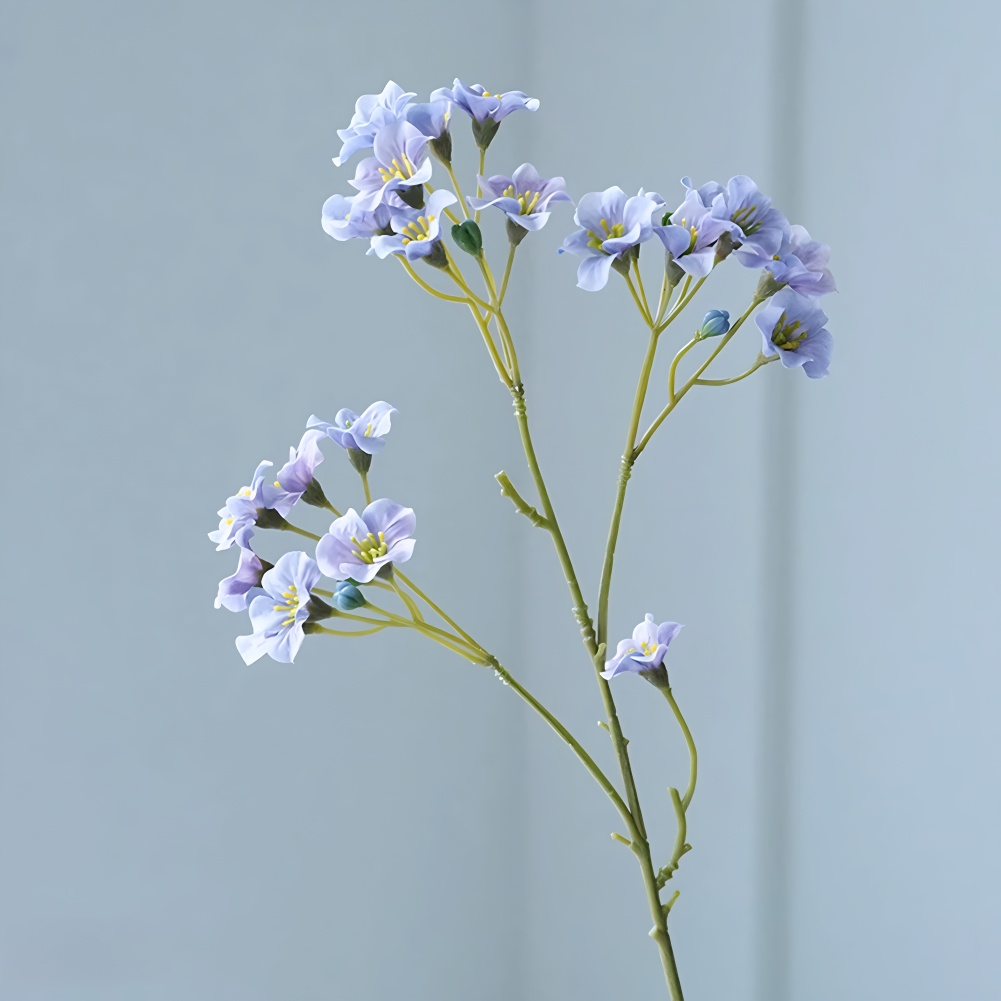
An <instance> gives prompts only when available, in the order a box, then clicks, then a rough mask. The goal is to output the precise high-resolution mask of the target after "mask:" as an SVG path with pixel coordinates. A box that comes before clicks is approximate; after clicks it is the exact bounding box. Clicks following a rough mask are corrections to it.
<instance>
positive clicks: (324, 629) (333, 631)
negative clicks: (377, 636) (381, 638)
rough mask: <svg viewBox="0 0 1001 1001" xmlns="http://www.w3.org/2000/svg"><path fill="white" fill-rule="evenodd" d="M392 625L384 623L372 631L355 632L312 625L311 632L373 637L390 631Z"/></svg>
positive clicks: (361, 630)
mask: <svg viewBox="0 0 1001 1001" xmlns="http://www.w3.org/2000/svg"><path fill="white" fill-rule="evenodd" d="M389 626H390V623H388V622H384V623H383V624H382V625H380V626H374V627H373V628H372V629H356V630H353V631H350V632H349V631H348V630H345V629H328V628H327V627H326V626H321V625H320V624H319V623H316V622H314V623H312V624H311V625H310V627H309V631H310V632H312V633H325V634H326V635H327V636H371V635H372V633H379V632H382V630H383V629H388V628H389Z"/></svg>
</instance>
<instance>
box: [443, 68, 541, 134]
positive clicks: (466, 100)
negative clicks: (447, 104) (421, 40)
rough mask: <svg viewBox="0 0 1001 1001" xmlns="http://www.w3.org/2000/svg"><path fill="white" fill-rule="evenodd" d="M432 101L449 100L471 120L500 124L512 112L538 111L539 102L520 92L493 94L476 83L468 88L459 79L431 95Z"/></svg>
mask: <svg viewBox="0 0 1001 1001" xmlns="http://www.w3.org/2000/svg"><path fill="white" fill-rule="evenodd" d="M431 100H432V101H440V100H448V101H452V102H453V103H454V104H457V105H458V106H459V107H460V108H462V110H463V111H465V112H466V114H467V115H469V116H470V118H472V119H474V120H475V121H477V122H481V123H482V122H485V121H486V120H487V119H488V118H489V119H491V120H492V121H495V122H500V121H502V120H503V119H505V118H507V116H508V115H510V114H511V112H512V111H518V110H520V109H521V108H527V109H528V110H529V111H538V110H539V102H538V100H537V99H536V98H534V97H529V96H528V95H527V94H525V93H523V92H522V91H520V90H509V91H507V93H504V94H491V93H490V92H489V91H487V90H485V89H484V88H483V87H482V85H480V84H478V83H474V84H473V85H472V86H471V87H467V86H466V84H464V83H463V82H462V81H461V80H460V79H459V78H458V77H456V79H455V83H454V84H453V85H452V86H451V87H440V88H439V89H438V90H436V91H435V92H434V93H433V94H432V95H431Z"/></svg>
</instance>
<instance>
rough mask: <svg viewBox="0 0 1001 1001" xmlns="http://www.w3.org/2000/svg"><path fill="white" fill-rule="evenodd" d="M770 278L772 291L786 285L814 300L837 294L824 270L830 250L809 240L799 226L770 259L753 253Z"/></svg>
mask: <svg viewBox="0 0 1001 1001" xmlns="http://www.w3.org/2000/svg"><path fill="white" fill-rule="evenodd" d="M754 256H755V258H756V259H757V260H758V261H759V262H760V263H759V264H758V265H757V266H758V267H763V268H764V269H765V271H767V272H768V273H769V274H770V275H771V277H772V282H773V284H772V286H771V287H772V289H776V287H781V286H783V285H788V286H789V288H791V289H792V290H793V291H795V292H799V293H800V295H805V296H810V297H812V298H816V297H818V296H822V295H827V293H828V292H834V291H836V288H835V284H834V275H832V274H831V271H830V268H828V266H827V261H828V258H829V257H830V256H831V250H830V247H827V246H825V245H824V244H822V243H818V242H817V241H816V240H812V239H810V234H809V233H808V232H807V231H806V230H805V229H804V228H803V227H802V226H790V227H789V232H788V234H787V235H786V238H785V239H784V240H783V241H782V246H781V247H779V249H778V251H777V252H776V253H774V254H772V255H770V256H769V255H767V254H760V253H755V255H754Z"/></svg>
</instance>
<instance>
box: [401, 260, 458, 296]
mask: <svg viewBox="0 0 1001 1001" xmlns="http://www.w3.org/2000/svg"><path fill="white" fill-rule="evenodd" d="M396 259H397V260H398V261H399V262H400V263H401V264H402V265H403V267H404V268H405V269H406V271H407V274H409V275H410V277H411V278H413V280H414V281H415V282H417V284H418V285H420V287H421V288H422V289H424V291H425V292H430V293H431V295H433V296H434V297H435V298H436V299H444V300H445V302H462V303H468V302H469V300H468V299H467V298H466V297H465V296H462V295H448V294H447V293H445V292H439V291H438V289H436V288H435V287H434V286H433V285H429V284H428V283H427V282H426V281H424V279H423V278H421V276H420V275H419V274H417V272H416V271H415V270H414V266H413V265H412V264H411V263H410V261H408V260H407V259H406V258H405V257H403V256H401V255H396Z"/></svg>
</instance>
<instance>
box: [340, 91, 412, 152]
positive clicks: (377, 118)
mask: <svg viewBox="0 0 1001 1001" xmlns="http://www.w3.org/2000/svg"><path fill="white" fill-rule="evenodd" d="M414 96H415V95H414V94H408V93H405V92H404V90H403V88H402V87H400V86H399V85H398V84H395V83H393V81H392V80H390V81H389V83H387V84H386V86H385V87H384V88H383V90H382V93H381V94H363V95H362V96H361V97H359V98H358V100H357V101H356V102H355V113H354V114H353V115H352V116H351V121H350V122H349V123H348V127H347V128H346V129H338V130H337V137H338V138H339V139H341V140H342V141H343V142H344V145H343V146H342V147H341V151H340V153H338V155H337V156H335V157H334V164H335V166H338V167H340V166H341V164H343V163H344V162H345V161H346V160H347V159H348V158H349V157H350V156H351V155H352V153H356V152H358V150H360V149H368V148H369V147H370V146H371V145H372V141H373V140H374V138H375V135H376V133H377V132H378V131H379V130H380V129H381V128H383V127H384V126H386V125H390V124H391V123H392V122H396V121H399V119H400V117H401V116H402V115H403V112H404V108H405V106H406V105H407V103H408V102H409V101H410V99H411V98H412V97H414Z"/></svg>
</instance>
